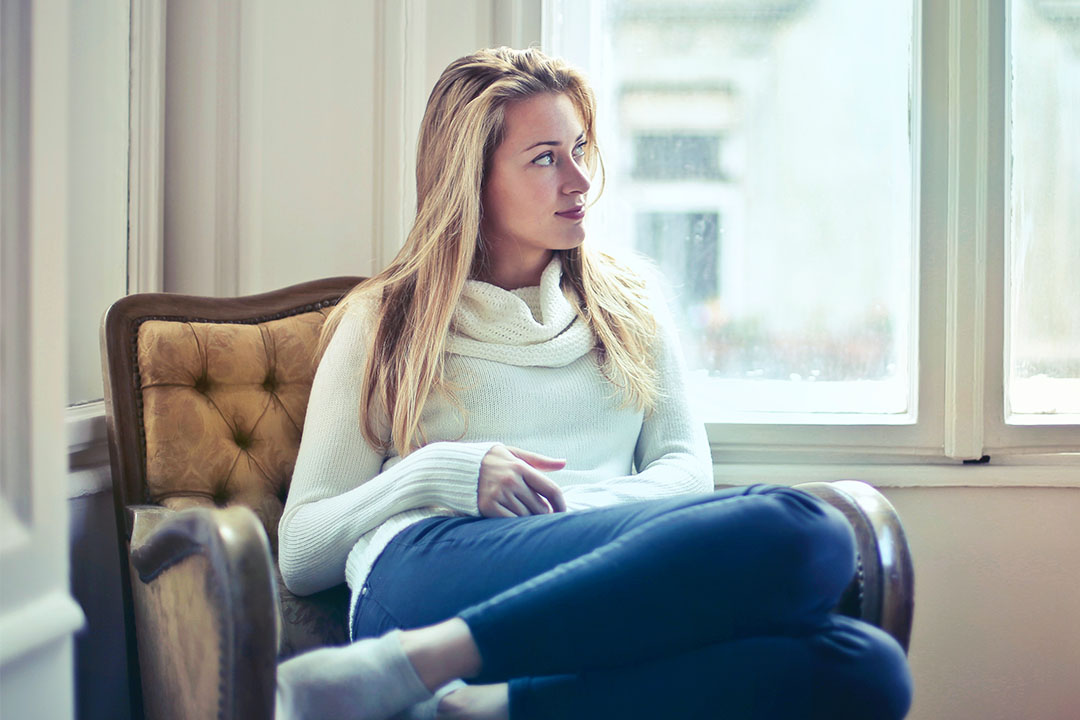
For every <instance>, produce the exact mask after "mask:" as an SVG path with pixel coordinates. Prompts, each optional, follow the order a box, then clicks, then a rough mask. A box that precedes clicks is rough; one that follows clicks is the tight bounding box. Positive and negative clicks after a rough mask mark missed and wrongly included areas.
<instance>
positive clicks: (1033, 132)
mask: <svg viewBox="0 0 1080 720" xmlns="http://www.w3.org/2000/svg"><path fill="white" fill-rule="evenodd" d="M1011 10H1012V26H1011V48H1012V128H1011V133H1012V134H1011V138H1010V143H1011V150H1012V158H1011V159H1012V176H1011V178H1010V180H1011V193H1012V196H1011V211H1012V212H1011V225H1010V232H1009V240H1010V243H1009V245H1010V263H1009V286H1010V293H1009V295H1010V302H1009V319H1008V326H1007V330H1008V341H1007V342H1008V348H1009V352H1008V380H1007V385H1006V387H1007V391H1006V392H1007V406H1008V407H1009V409H1010V413H1009V418H1008V420H1009V422H1012V423H1020V424H1023V423H1037V422H1040V421H1041V422H1080V142H1078V140H1080V0H1054V2H1048V1H1046V0H1013V1H1012V7H1011ZM1070 416H1071V417H1070Z"/></svg>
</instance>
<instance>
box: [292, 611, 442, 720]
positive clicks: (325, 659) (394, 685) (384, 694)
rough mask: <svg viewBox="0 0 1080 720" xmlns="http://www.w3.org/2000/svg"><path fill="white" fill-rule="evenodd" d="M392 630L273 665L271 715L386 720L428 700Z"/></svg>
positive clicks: (428, 692) (429, 694)
mask: <svg viewBox="0 0 1080 720" xmlns="http://www.w3.org/2000/svg"><path fill="white" fill-rule="evenodd" d="M401 640H402V632H401V631H400V630H394V631H392V632H390V633H387V634H386V635H383V636H382V637H379V638H369V639H366V640H360V641H358V642H355V643H352V644H351V645H344V646H341V647H325V648H320V649H318V650H313V651H311V652H308V653H305V654H303V655H298V656H296V657H294V658H291V659H289V660H286V661H285V662H283V663H281V664H280V665H278V667H277V696H276V712H275V717H276V718H278V720H293V719H300V718H322V717H333V718H343V719H344V718H353V719H355V720H385V718H389V717H390V716H392V715H394V714H395V713H397V712H400V711H401V710H403V709H404V708H408V707H410V706H412V705H415V704H416V703H420V702H423V701H425V700H428V699H430V698H431V697H432V692H431V690H430V688H429V687H427V686H426V685H425V684H424V681H423V680H422V679H421V678H420V677H419V676H418V675H417V673H416V670H415V668H414V667H413V665H412V663H411V662H410V660H409V658H408V657H407V656H406V653H405V650H404V648H403V647H402V642H401Z"/></svg>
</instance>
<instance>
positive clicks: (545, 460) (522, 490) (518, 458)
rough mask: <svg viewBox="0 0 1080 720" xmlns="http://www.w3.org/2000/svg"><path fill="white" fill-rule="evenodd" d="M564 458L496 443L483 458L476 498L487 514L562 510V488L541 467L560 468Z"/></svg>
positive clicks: (534, 513) (522, 514)
mask: <svg viewBox="0 0 1080 720" xmlns="http://www.w3.org/2000/svg"><path fill="white" fill-rule="evenodd" d="M565 466H566V461H565V460H556V459H555V458H549V457H547V456H545V455H539V454H537V453H531V452H527V451H525V450H519V449H517V448H513V447H507V446H506V445H495V446H494V447H492V448H491V449H490V450H488V453H487V455H485V456H484V459H483V460H482V461H480V480H479V482H478V483H477V486H476V500H477V505H478V506H479V508H480V514H481V515H483V516H484V517H522V516H525V515H543V514H545V513H550V512H563V511H564V510H566V502H565V501H564V500H563V494H562V490H560V489H559V486H558V485H556V484H555V483H554V482H552V481H551V480H550V479H548V477H547V476H545V475H544V474H543V473H542V472H540V471H541V470H560V469H562V468H563V467H565Z"/></svg>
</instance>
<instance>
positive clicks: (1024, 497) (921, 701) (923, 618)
mask: <svg viewBox="0 0 1080 720" xmlns="http://www.w3.org/2000/svg"><path fill="white" fill-rule="evenodd" d="M885 494H886V496H887V497H888V498H889V500H890V501H891V502H892V503H893V504H894V506H895V507H896V509H897V511H898V512H899V513H900V516H901V517H902V518H903V521H904V529H905V531H906V533H907V537H908V541H909V543H910V545H911V549H912V553H913V555H914V561H915V588H916V591H915V624H914V628H913V634H912V640H911V651H910V654H909V659H910V661H911V670H912V673H913V675H914V678H915V701H914V705H913V706H912V710H911V714H910V715H909V718H910V720H973V719H975V718H978V720H1017V719H1019V718H1032V719H1034V718H1039V719H1040V720H1069V719H1071V718H1075V717H1076V716H1077V713H1078V712H1080V682H1077V681H1078V679H1080V675H1078V669H1080V522H1078V520H1080V488H1008V487H990V488H978V487H936V488H893V489H888V490H886V491H885Z"/></svg>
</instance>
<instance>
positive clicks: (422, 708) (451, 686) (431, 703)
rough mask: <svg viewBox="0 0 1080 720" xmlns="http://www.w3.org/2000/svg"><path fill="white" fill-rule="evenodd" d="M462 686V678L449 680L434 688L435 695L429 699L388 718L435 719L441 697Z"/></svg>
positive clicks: (395, 719)
mask: <svg viewBox="0 0 1080 720" xmlns="http://www.w3.org/2000/svg"><path fill="white" fill-rule="evenodd" d="M463 687H465V681H464V680H451V681H450V682H448V683H446V684H445V685H443V686H442V687H441V688H439V689H438V690H436V691H435V695H434V696H432V697H431V698H430V699H428V700H425V701H424V702H420V703H416V704H415V705H413V706H412V707H410V708H406V709H405V710H402V711H401V712H399V713H398V714H397V715H395V716H394V717H392V718H391V719H390V720H435V713H436V712H437V711H438V709H439V703H440V702H441V701H442V699H443V698H444V697H446V696H447V695H449V694H450V693H452V692H454V691H455V690H457V689H459V688H463Z"/></svg>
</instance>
